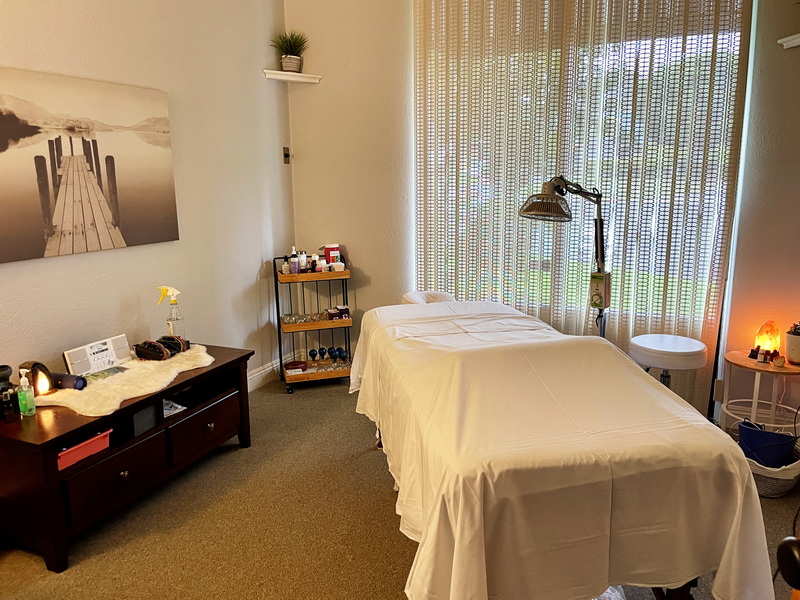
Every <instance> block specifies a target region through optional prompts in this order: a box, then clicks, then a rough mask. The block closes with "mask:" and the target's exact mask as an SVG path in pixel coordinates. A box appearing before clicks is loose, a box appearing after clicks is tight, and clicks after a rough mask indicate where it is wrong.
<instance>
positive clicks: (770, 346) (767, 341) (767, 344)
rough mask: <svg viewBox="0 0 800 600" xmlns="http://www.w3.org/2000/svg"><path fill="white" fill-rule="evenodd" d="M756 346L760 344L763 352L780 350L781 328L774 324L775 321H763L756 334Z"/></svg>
mask: <svg viewBox="0 0 800 600" xmlns="http://www.w3.org/2000/svg"><path fill="white" fill-rule="evenodd" d="M755 345H756V346H761V349H762V350H764V351H765V352H771V351H772V350H780V347H781V330H780V329H778V326H777V325H775V321H764V323H763V324H762V325H761V327H759V329H758V333H757V334H756V341H755Z"/></svg>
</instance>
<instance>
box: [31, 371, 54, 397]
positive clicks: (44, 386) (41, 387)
mask: <svg viewBox="0 0 800 600" xmlns="http://www.w3.org/2000/svg"><path fill="white" fill-rule="evenodd" d="M51 389H52V388H51V386H50V378H49V377H48V376H47V373H45V372H44V371H38V372H37V373H36V382H35V383H34V391H35V395H36V396H42V395H44V394H47V393H49V392H50V391H51Z"/></svg>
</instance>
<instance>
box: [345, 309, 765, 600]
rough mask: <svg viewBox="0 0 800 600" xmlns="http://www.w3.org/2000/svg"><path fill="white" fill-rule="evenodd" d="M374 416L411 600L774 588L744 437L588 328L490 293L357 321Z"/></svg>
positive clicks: (721, 594)
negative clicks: (579, 331)
mask: <svg viewBox="0 0 800 600" xmlns="http://www.w3.org/2000/svg"><path fill="white" fill-rule="evenodd" d="M357 390H360V391H359V397H358V404H357V409H356V410H357V411H358V412H359V413H363V414H365V415H367V416H368V417H369V418H370V419H372V420H373V421H374V422H375V423H376V424H377V425H378V426H379V427H380V429H381V433H382V439H383V445H384V451H385V452H386V456H387V460H388V463H389V469H390V471H391V473H392V475H393V476H394V478H395V480H396V482H397V484H398V488H399V493H398V498H397V512H398V514H399V515H401V525H400V529H401V531H403V533H404V534H406V535H407V536H409V537H410V538H412V539H414V540H416V541H418V542H419V544H420V545H419V548H418V551H417V554H416V557H415V560H414V564H413V566H412V569H411V573H410V574H409V578H408V583H407V587H406V593H407V595H408V596H409V598H411V599H412V600H432V599H434V598H436V599H444V598H449V599H450V600H469V599H485V598H487V597H489V598H497V599H501V600H514V599H519V600H530V599H535V600H570V599H575V600H579V599H585V598H591V597H593V596H596V595H599V594H600V593H602V592H603V590H605V589H606V587H608V586H609V585H616V584H630V585H642V586H664V587H677V586H680V585H681V584H683V583H684V582H686V581H688V580H690V579H692V578H694V577H696V576H698V575H701V574H704V573H707V572H710V571H713V570H717V573H716V576H715V578H714V583H713V593H714V595H715V597H716V598H720V599H725V600H737V599H749V600H763V599H766V598H772V597H773V594H774V592H773V587H772V582H771V574H770V567H769V559H768V554H767V546H766V538H765V533H764V527H763V521H762V516H761V506H760V504H759V500H758V495H757V492H756V489H755V484H754V482H753V479H752V476H751V474H750V470H749V468H748V465H747V462H746V461H745V459H744V455H743V454H742V452H741V451H740V449H739V448H738V446H737V445H736V444H735V443H734V442H733V441H732V440H731V439H730V438H729V437H728V436H727V435H726V434H724V433H723V432H722V431H720V430H719V429H718V428H717V427H715V426H714V425H713V424H711V423H709V422H708V421H707V420H706V419H704V418H703V417H702V416H701V415H700V414H699V413H698V412H697V411H696V410H695V409H694V408H692V407H691V406H690V405H688V404H687V403H685V402H684V401H683V400H682V399H680V398H679V397H678V396H677V395H675V394H673V393H672V392H670V391H669V390H667V389H666V388H665V387H663V386H662V385H661V384H660V383H658V382H657V381H655V380H654V379H653V378H652V377H650V376H649V375H647V374H645V373H644V372H643V371H642V370H641V368H640V367H638V366H637V365H636V364H635V363H634V362H633V361H632V360H630V359H629V358H628V357H627V356H626V355H625V354H623V353H622V352H621V351H619V350H618V349H617V348H616V347H615V346H613V345H612V344H610V343H609V342H607V341H606V340H603V339H601V338H599V337H594V336H592V337H576V336H565V335H562V334H560V333H558V332H557V331H555V330H554V329H552V328H550V327H549V326H548V325H546V324H544V323H543V322H542V321H540V320H538V319H535V318H533V317H528V316H525V315H523V314H521V313H519V312H518V311H516V310H514V309H512V308H509V307H506V306H503V305H500V304H496V303H491V302H453V303H440V304H418V305H403V306H387V307H382V308H378V309H374V310H371V311H368V312H367V313H366V314H365V315H364V319H363V321H362V331H361V336H360V339H359V342H358V346H357V348H356V353H355V357H354V361H353V369H352V373H351V388H350V391H351V392H353V391H357Z"/></svg>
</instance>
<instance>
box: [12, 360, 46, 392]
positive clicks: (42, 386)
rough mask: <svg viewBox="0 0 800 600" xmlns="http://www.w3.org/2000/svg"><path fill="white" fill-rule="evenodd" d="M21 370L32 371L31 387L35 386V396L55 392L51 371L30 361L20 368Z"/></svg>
mask: <svg viewBox="0 0 800 600" xmlns="http://www.w3.org/2000/svg"><path fill="white" fill-rule="evenodd" d="M19 368H20V369H28V371H30V380H31V385H32V386H33V395H34V396H44V395H45V394H49V393H50V392H52V391H53V390H54V388H53V378H52V377H51V376H50V370H49V369H48V368H47V367H45V366H44V365H43V364H42V363H40V362H35V361H28V362H25V363H22V364H21V365H20V366H19Z"/></svg>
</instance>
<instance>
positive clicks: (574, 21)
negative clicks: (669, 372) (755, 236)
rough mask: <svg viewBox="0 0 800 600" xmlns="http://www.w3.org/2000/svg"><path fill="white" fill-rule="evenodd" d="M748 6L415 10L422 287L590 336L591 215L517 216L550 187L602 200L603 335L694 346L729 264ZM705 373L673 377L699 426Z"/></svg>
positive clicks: (433, 5) (618, 4)
mask: <svg viewBox="0 0 800 600" xmlns="http://www.w3.org/2000/svg"><path fill="white" fill-rule="evenodd" d="M750 9H751V7H750V4H749V3H748V2H746V1H742V0H739V1H736V0H687V1H683V2H675V1H667V0H618V1H614V0H606V1H600V0H596V1H590V0H416V14H415V84H414V85H415V118H416V125H415V128H416V129H415V139H416V141H415V143H416V181H417V184H416V185H417V190H416V192H417V194H416V215H417V218H416V224H417V225H416V226H417V232H416V233H417V235H416V239H417V242H416V244H417V246H416V253H417V259H416V264H417V286H418V288H419V289H428V290H440V291H447V292H451V293H453V294H454V295H455V296H456V297H457V298H458V299H460V300H478V299H490V300H497V301H500V302H504V303H506V304H509V305H511V306H515V307H517V308H519V309H521V310H523V311H525V312H528V313H529V314H533V315H536V316H538V317H540V318H542V319H544V320H545V321H547V322H549V323H551V324H552V325H553V326H555V327H556V328H557V329H559V330H561V331H563V332H564V333H570V334H590V333H593V332H594V331H595V329H594V316H595V311H591V310H590V309H589V308H588V303H589V277H590V274H591V271H592V257H593V231H594V229H593V228H594V223H593V218H594V211H595V207H594V205H593V204H591V203H590V202H587V201H585V200H583V199H581V198H580V197H578V196H574V195H568V196H567V201H568V202H569V204H570V206H571V208H572V213H573V220H572V222H570V223H565V224H551V223H542V222H538V221H530V220H527V219H521V218H520V217H519V216H518V215H517V211H518V209H519V207H520V206H521V205H522V203H523V202H524V200H525V199H526V198H527V197H528V196H529V195H530V194H532V193H538V192H539V190H540V189H541V184H542V183H543V182H545V181H547V180H549V179H551V178H552V177H554V176H556V175H563V176H564V177H565V178H566V179H567V180H569V181H572V182H575V183H578V184H580V185H582V186H583V187H584V188H587V189H592V188H594V187H597V188H598V189H599V190H600V191H601V192H602V194H603V217H604V219H605V228H606V261H607V269H608V270H609V271H610V272H611V281H612V302H611V307H610V309H609V310H608V311H607V315H608V323H607V332H606V334H607V337H608V339H609V340H611V341H612V342H614V343H616V344H617V345H619V346H620V347H621V348H623V349H627V347H628V341H629V340H630V338H631V337H632V336H634V335H639V334H642V333H674V334H678V335H685V336H689V337H693V338H696V339H700V340H702V341H703V342H705V343H706V345H707V346H708V348H709V356H710V357H712V358H713V356H714V352H715V349H716V343H717V334H718V330H719V323H720V316H721V309H722V306H721V305H722V296H723V289H724V283H725V277H726V272H727V265H728V254H729V245H730V239H731V227H732V222H733V209H734V205H735V192H736V176H737V167H738V162H737V161H738V156H739V146H740V136H741V128H742V113H743V104H744V87H745V67H746V51H747V37H746V33H747V31H748V30H749V20H750ZM711 362H712V360H709V365H708V366H707V367H706V369H704V370H701V371H700V372H698V373H696V374H695V373H683V374H679V373H677V372H676V373H674V377H673V389H675V391H677V392H678V393H679V394H681V395H682V396H683V397H684V398H686V399H687V400H689V401H690V402H692V403H693V404H694V405H695V406H696V407H698V409H699V410H701V412H703V413H705V410H706V406H707V403H708V398H709V389H710V383H711V373H712V365H711Z"/></svg>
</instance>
